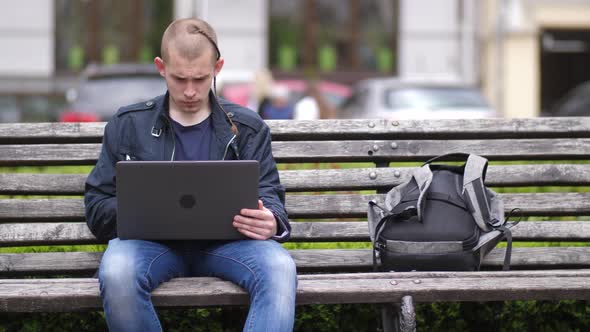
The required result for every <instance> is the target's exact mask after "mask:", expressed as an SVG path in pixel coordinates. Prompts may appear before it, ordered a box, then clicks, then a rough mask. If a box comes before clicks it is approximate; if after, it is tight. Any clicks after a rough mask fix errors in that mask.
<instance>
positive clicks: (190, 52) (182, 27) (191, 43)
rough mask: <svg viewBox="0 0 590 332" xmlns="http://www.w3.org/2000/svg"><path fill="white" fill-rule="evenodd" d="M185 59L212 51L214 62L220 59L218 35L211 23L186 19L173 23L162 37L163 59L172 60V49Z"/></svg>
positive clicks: (196, 19) (161, 50)
mask: <svg viewBox="0 0 590 332" xmlns="http://www.w3.org/2000/svg"><path fill="white" fill-rule="evenodd" d="M171 48H173V49H174V51H175V53H177V54H178V55H180V56H182V57H183V58H185V59H189V60H192V59H195V58H197V57H199V56H201V55H202V54H203V53H205V52H207V50H210V52H211V54H212V56H213V61H215V60H217V59H219V57H220V54H219V49H218V48H217V34H216V33H215V30H213V27H211V25H209V23H207V22H205V21H203V20H200V19H198V18H185V19H179V20H176V21H174V22H172V23H171V24H170V25H169V26H168V28H166V31H164V35H163V36H162V45H161V49H160V52H161V53H162V54H161V55H162V59H163V60H164V61H168V60H169V59H170V53H169V52H170V49H171Z"/></svg>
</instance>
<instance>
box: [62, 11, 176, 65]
mask: <svg viewBox="0 0 590 332" xmlns="http://www.w3.org/2000/svg"><path fill="white" fill-rule="evenodd" d="M172 4H173V3H172V2H171V1H168V0H145V1H143V0H130V1H116V0H91V1H88V0H87V1H82V0H56V14H55V16H56V17H55V20H56V25H55V27H56V39H55V53H56V56H55V59H56V60H55V61H56V68H57V70H58V71H78V70H80V69H81V68H83V67H84V66H85V65H86V64H88V63H117V62H151V61H152V60H153V58H154V57H155V56H157V55H159V53H160V40H161V36H162V33H163V32H164V29H166V26H167V25H168V24H169V23H170V21H171V20H172Z"/></svg>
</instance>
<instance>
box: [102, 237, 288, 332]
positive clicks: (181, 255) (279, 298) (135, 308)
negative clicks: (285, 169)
mask: <svg viewBox="0 0 590 332" xmlns="http://www.w3.org/2000/svg"><path fill="white" fill-rule="evenodd" d="M185 276H215V277H220V278H222V279H225V280H229V281H232V282H234V283H235V284H237V285H239V286H241V287H242V288H244V289H245V290H246V291H247V292H248V293H249V294H250V310H249V312H248V318H247V320H246V324H245V325H244V331H291V330H292V329H293V320H294V315H295V291H296V288H297V273H296V271H295V263H294V262H293V259H292V258H291V256H290V255H289V253H288V252H287V251H286V250H285V249H284V248H283V247H282V246H281V245H280V244H278V243H277V242H275V241H273V240H267V241H258V240H241V241H234V242H209V243H203V242H198V241H179V242H172V241H169V242H151V241H142V240H120V239H118V238H117V239H113V240H111V241H110V242H109V245H108V247H107V250H106V251H105V253H104V256H103V258H102V262H101V264H100V269H99V274H98V278H99V282H100V295H101V297H102V302H103V307H104V311H105V316H106V320H107V324H108V326H109V330H111V331H142V332H148V331H161V330H162V327H161V325H160V321H159V319H158V316H157V314H156V311H155V310H154V306H153V304H152V302H151V297H150V294H151V292H152V290H154V289H155V288H156V287H158V285H160V284H161V283H162V282H165V281H168V280H170V279H172V278H175V277H185Z"/></svg>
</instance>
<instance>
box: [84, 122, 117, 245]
mask: <svg viewBox="0 0 590 332" xmlns="http://www.w3.org/2000/svg"><path fill="white" fill-rule="evenodd" d="M115 121H116V119H113V120H112V121H110V122H109V123H107V125H106V127H105V130H104V136H103V144H102V149H101V151H100V155H99V157H98V161H97V163H96V166H95V167H94V169H92V172H90V175H89V176H88V178H87V179H86V186H85V194H84V206H85V209H86V224H87V225H88V228H90V231H91V232H92V234H94V236H96V238H97V239H99V240H102V241H106V240H110V239H113V238H115V237H117V199H116V197H115V195H116V187H115V165H116V163H117V156H116V152H115V151H117V148H116V141H117V130H116V127H117V123H116V122H115Z"/></svg>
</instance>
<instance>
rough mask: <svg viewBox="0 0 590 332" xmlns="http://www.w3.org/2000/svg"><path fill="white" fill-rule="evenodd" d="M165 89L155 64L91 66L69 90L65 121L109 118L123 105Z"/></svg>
mask: <svg viewBox="0 0 590 332" xmlns="http://www.w3.org/2000/svg"><path fill="white" fill-rule="evenodd" d="M165 92H166V81H165V80H164V79H163V78H162V77H161V76H160V74H159V73H158V71H157V70H156V68H155V66H154V65H153V64H116V65H89V66H88V67H87V68H86V69H85V70H84V71H83V72H82V74H81V78H80V82H79V85H78V86H77V87H76V88H74V89H70V90H68V91H67V93H66V98H67V100H68V105H67V106H66V110H65V111H64V112H62V113H61V114H60V117H59V118H60V121H62V122H93V121H107V120H108V119H109V118H110V117H112V116H113V115H114V114H115V113H116V112H117V110H118V109H119V108H120V107H121V106H125V105H130V104H134V103H138V102H142V101H146V100H148V99H150V98H153V97H154V96H158V95H161V94H163V93H165Z"/></svg>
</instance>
